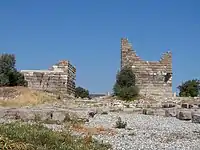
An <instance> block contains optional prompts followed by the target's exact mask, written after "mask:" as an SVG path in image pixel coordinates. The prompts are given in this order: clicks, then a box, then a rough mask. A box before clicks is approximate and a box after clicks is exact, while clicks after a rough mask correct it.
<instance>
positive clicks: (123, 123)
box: [115, 117, 127, 129]
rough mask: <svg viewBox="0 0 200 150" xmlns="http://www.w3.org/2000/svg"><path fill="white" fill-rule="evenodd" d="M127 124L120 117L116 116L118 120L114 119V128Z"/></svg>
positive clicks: (123, 126)
mask: <svg viewBox="0 0 200 150" xmlns="http://www.w3.org/2000/svg"><path fill="white" fill-rule="evenodd" d="M126 126H127V122H124V121H122V119H121V117H119V118H118V120H117V121H116V126H115V127H116V128H119V129H122V128H126Z"/></svg>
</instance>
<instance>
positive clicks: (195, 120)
mask: <svg viewBox="0 0 200 150" xmlns="http://www.w3.org/2000/svg"><path fill="white" fill-rule="evenodd" d="M192 122H193V123H200V114H192Z"/></svg>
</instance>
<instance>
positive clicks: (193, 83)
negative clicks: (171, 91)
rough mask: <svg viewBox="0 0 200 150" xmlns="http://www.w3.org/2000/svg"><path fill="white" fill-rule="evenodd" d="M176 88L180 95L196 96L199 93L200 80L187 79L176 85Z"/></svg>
mask: <svg viewBox="0 0 200 150" xmlns="http://www.w3.org/2000/svg"><path fill="white" fill-rule="evenodd" d="M178 89H179V96H181V97H196V96H198V95H199V94H200V93H199V92H200V80H197V79H193V80H188V81H186V82H184V83H182V84H181V85H180V86H178Z"/></svg>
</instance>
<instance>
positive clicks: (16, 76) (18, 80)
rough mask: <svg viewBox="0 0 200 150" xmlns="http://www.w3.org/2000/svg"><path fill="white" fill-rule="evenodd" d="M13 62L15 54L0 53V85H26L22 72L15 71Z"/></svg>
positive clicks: (14, 61)
mask: <svg viewBox="0 0 200 150" xmlns="http://www.w3.org/2000/svg"><path fill="white" fill-rule="evenodd" d="M15 64H16V60H15V55H13V54H2V55H0V86H27V82H26V81H25V80H24V76H23V74H21V73H20V72H18V71H17V69H16V68H15Z"/></svg>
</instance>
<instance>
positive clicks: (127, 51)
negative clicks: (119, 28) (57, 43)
mask: <svg viewBox="0 0 200 150" xmlns="http://www.w3.org/2000/svg"><path fill="white" fill-rule="evenodd" d="M124 66H129V67H131V68H132V69H133V71H134V73H135V75H136V84H137V85H138V87H139V88H140V93H141V94H143V95H163V96H172V53H171V52H166V53H164V54H163V56H162V57H161V59H160V60H159V61H144V60H142V59H141V58H140V57H139V56H137V55H136V52H135V51H134V50H133V49H132V45H131V44H130V43H129V42H128V39H124V38H123V39H121V68H122V67H124Z"/></svg>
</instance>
